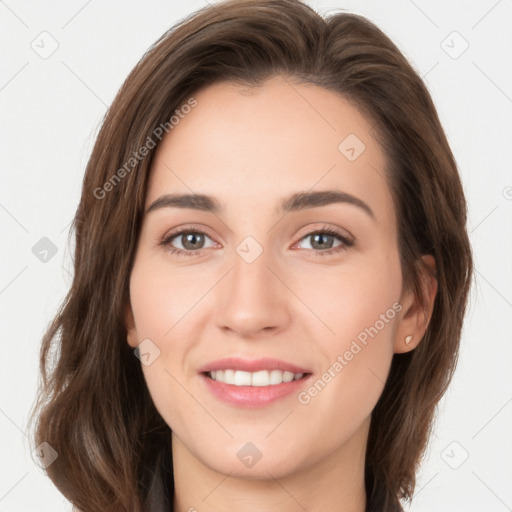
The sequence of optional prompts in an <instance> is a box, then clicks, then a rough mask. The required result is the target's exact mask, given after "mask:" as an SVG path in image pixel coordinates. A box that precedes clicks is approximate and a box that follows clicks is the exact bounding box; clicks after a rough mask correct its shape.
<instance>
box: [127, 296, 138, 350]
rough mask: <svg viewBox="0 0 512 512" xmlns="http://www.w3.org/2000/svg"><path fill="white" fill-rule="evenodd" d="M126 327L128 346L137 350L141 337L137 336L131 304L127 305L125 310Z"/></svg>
mask: <svg viewBox="0 0 512 512" xmlns="http://www.w3.org/2000/svg"><path fill="white" fill-rule="evenodd" d="M124 325H125V327H126V340H127V341H128V345H130V347H132V348H137V346H138V345H139V336H138V334H137V328H136V327H135V318H134V317H133V311H132V306H131V304H130V303H129V302H127V303H126V305H125V309H124Z"/></svg>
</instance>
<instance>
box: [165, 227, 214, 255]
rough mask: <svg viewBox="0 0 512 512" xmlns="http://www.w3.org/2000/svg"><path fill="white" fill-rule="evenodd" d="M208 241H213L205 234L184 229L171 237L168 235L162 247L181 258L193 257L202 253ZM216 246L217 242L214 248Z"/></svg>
mask: <svg viewBox="0 0 512 512" xmlns="http://www.w3.org/2000/svg"><path fill="white" fill-rule="evenodd" d="M206 240H210V241H212V242H213V240H212V239H211V238H210V237H209V236H208V235H207V234H206V233H204V232H202V231H198V230H192V229H182V230H180V231H176V232H174V233H171V234H169V235H166V236H165V237H164V238H163V239H162V240H161V242H160V245H161V246H163V247H165V248H166V249H168V250H169V251H170V253H171V254H177V255H179V256H192V255H193V253H194V254H199V253H202V251H203V249H205V248H207V247H208V246H205V242H206ZM214 245H215V242H214V243H213V245H212V246H214Z"/></svg>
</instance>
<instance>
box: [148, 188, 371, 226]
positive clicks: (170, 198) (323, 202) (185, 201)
mask: <svg viewBox="0 0 512 512" xmlns="http://www.w3.org/2000/svg"><path fill="white" fill-rule="evenodd" d="M335 203H346V204H351V205H353V206H357V207H358V208H360V209H362V210H363V211H364V212H366V213H367V214H368V215H369V216H370V217H371V218H372V219H373V220H375V214H374V213H373V211H372V209H371V208H370V207H369V206H368V205H367V204H366V203H365V202H364V201H363V200H361V199H359V198H358V197H355V196H353V195H351V194H348V193H346V192H342V191H341V190H322V191H316V192H297V193H295V194H292V195H290V196H288V197H287V198H285V200H284V201H283V202H282V203H281V207H280V209H278V212H294V211H299V210H305V209H307V208H318V207H320V206H327V205H329V204H335ZM159 208H192V209H194V210H201V211H206V212H212V213H220V212H222V210H223V207H222V205H221V203H219V201H218V200H217V199H216V198H215V197H212V196H208V195H205V194H165V195H163V196H160V197H159V198H158V199H156V200H155V201H154V202H153V203H151V205H150V206H149V208H148V209H147V210H146V213H145V214H148V213H149V212H152V211H154V210H158V209H159Z"/></svg>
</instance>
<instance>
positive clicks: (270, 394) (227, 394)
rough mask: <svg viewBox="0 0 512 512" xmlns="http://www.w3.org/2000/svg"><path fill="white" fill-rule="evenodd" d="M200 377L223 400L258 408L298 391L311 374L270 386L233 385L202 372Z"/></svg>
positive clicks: (213, 393) (236, 404)
mask: <svg viewBox="0 0 512 512" xmlns="http://www.w3.org/2000/svg"><path fill="white" fill-rule="evenodd" d="M201 377H202V378H203V380H204V382H205V384H206V387H207V388H208V390H209V391H210V393H211V394H212V395H214V396H215V397H217V398H218V399H220V400H222V401H223V402H226V403H228V404H230V405H235V406H237V407H247V408H258V407H264V406H265V405H268V404H271V403H273V402H276V401H277V400H279V399H281V398H285V397H287V396H289V395H291V394H292V393H294V392H295V393H298V392H299V391H300V389H301V388H303V387H304V383H305V381H306V380H308V379H309V378H310V377H311V375H308V376H306V377H303V378H302V379H299V380H292V381H291V382H283V383H281V384H273V385H271V386H235V385H234V384H225V383H224V382H219V381H216V380H213V379H211V378H210V377H207V376H206V375H204V374H201Z"/></svg>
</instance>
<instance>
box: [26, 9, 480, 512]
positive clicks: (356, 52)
mask: <svg viewBox="0 0 512 512" xmlns="http://www.w3.org/2000/svg"><path fill="white" fill-rule="evenodd" d="M278 74H279V75H282V76H285V77H288V78H289V79H290V80H295V81H296V82H302V83H310V84H316V85H319V86H322V87H324V88H326V89H329V90H331V91H335V92H337V93H339V94H341V95H342V96H343V97H345V98H346V99H348V100H349V101H351V102H353V104H354V105H356V106H357V107H358V108H359V109H360V110H361V112H363V113H364V114H365V115H366V116H367V117H368V119H370V120H371V121H372V123H373V125H374V133H375V136H376V137H377V138H378V140H379V141H380V142H381V144H382V146H383V147H384V148H385V153H386V155H387V158H388V168H387V169H386V173H387V176H388V182H389V186H390V189H391V191H392V195H393V201H394V206H395V209H396V212H397V218H398V229H399V249H400V257H401V265H402V272H403V276H404V285H405V286H406V287H410V288H411V289H413V290H414V292H415V294H416V296H417V297H418V299H419V300H420V301H422V300H423V299H422V297H423V295H422V293H423V292H422V286H421V281H420V276H421V273H422V271H423V270H424V269H423V268H422V266H421V259H420V256H421V255H423V254H432V255H433V256H434V258H435V261H436V277H437V281H438V293H437V297H436V299H435V303H434V309H433V313H432V316H431V319H430V323H429V327H428V329H427V332H426V334H425V336H424V338H423V341H422V342H421V343H420V344H419V346H418V347H417V348H416V349H415V350H413V351H412V352H409V353H407V354H402V355H395V356H394V358H393V361H392V366H391V371H390V374H389V377H388V380H387V382H386V385H385V388H384V391H383V394H382V396H381V398H380V400H379V402H378V403H377V405H376V407H375V409H374V411H373V413H372V420H371V427H370V434H369V439H368V446H367V453H366V474H365V478H366V491H367V503H368V505H367V511H370V510H372V511H377V510H378V511H379V512H383V511H388V510H400V499H401V498H407V499H410V498H411V497H412V494H413V490H414V484H415V471H416V469H417V466H418V463H419V460H420V457H421V455H422V453H423V452H424V449H425V446H426V443H427V441H428V437H429V432H430V429H431V427H432V421H433V417H434V412H435V407H436V404H437V403H438V401H439V399H440V398H441V396H442V395H443V393H444V392H445V389H446V387H447V385H448V383H449V381H450V379H451V376H452V373H453V370H454V368H455V363H456V359H457V354H458V347H459V340H460V335H461V329H462V323H463V317H464V314H465V310H466V301H467V297H468V292H469V287H470V282H471V279H472V272H473V264H472V256H471V248H470V244H469V239H468V235H467V231H466V202H465V198H464V193H463V188H462V185H461V181H460V177H459V174H458V171H457V165H456V162H455V160H454V157H453V154H452V152H451V150H450V147H449V144H448V142H447V139H446V136H445V134H444V132H443V129H442V126H441V124H440V121H439V118H438V115H437V112H436V109H435V107H434V104H433V102H432V99H431V97H430V95H429V93H428V91H427V89H426V87H425V85H424V84H423V82H422V80H421V78H420V77H419V76H418V74H417V73H416V72H415V70H414V69H413V68H412V67H411V65H410V64H409V63H408V62H407V60H406V59H405V58H404V56H403V55H402V54H401V53H400V51H399V50H398V48H397V47H396V46H395V45H394V44H393V42H392V41H391V40H390V39H389V38H388V37H387V36H386V35H385V34H384V33H383V32H382V31H381V30H379V29H378V28H377V27H376V26H375V25H374V24H372V23H371V22H370V21H368V20H367V19H365V18H364V17H362V16H358V15H354V14H349V13H336V14H333V15H330V16H329V17H327V18H323V17H321V16H320V15H319V14H317V13H316V12H315V11H314V10H313V9H311V8H310V7H308V6H306V5H305V4H303V3H301V2H300V1H297V0H231V1H225V2H221V3H217V4H215V5H213V6H209V7H206V8H204V9H202V10H200V11H198V12H197V13H194V14H193V15H191V16H189V17H188V18H186V19H184V20H182V21H181V22H180V23H178V24H177V25H175V26H174V27H172V28H171V29H170V30H169V31H168V32H166V33H165V34H164V35H163V36H162V37H161V38H160V39H159V40H158V41H157V42H156V43H155V44H154V45H153V46H152V47H151V48H150V49H149V50H148V52H147V53H146V54H145V55H144V56H143V57H142V59H141V60H140V61H139V63H138V64H137V65H136V66H135V68H134V69H133V71H132V72H131V73H130V75H129V76H128V78H127V79H126V81H125V83H124V84H123V86H122V87H121V89H120V91H119V92H118V94H117V96H116V98H115V100H114V102H113V104H112V106H111V107H110V109H109V110H108V112H107V114H106V116H105V118H104V120H103V123H102V126H101V130H100V132H99V134H98V137H97V140H96V143H95V146H94V149H93V151H92V154H91V157H90V160H89V162H88V165H87V168H86V172H85V177H84V181H83V189H82V196H81V200H80V204H79V206H78V209H77V212H76V216H75V219H74V222H73V225H72V229H73V231H74V232H75V255H74V277H73V283H72V286H71V289H70V290H69V293H68V294H67V296H66V298H65V300H64V301H63V303H62V305H61V307H60V309H59V311H58V313H57V315H56V317H55V319H54V320H53V322H52V323H51V324H50V326H49V328H48V330H47V332H46V334H45V335H44V338H43V341H42V347H41V354H40V366H41V375H42V378H41V382H40V390H39V394H38V397H37V401H36V403H35V405H34V410H33V417H32V418H31V422H30V423H31V424H32V422H34V421H35V423H36V425H35V430H34V434H33V442H34V446H36V445H39V444H40V443H43V442H47V443H49V445H50V446H51V447H52V448H53V449H54V450H55V451H56V452H57V453H58V457H57V459H56V460H55V461H54V462H53V463H52V464H51V465H50V466H49V467H48V468H47V469H46V471H47V474H48V476H49V477H50V478H51V480H52V481H53V482H54V483H55V485H56V486H57V487H58V489H59V490H60V491H61V492H62V493H63V494H64V496H65V497H66V498H67V499H68V500H69V501H71V502H72V503H73V504H74V505H75V506H76V507H77V508H78V509H80V510H82V511H84V512H89V511H101V512H109V511H116V512H119V511H133V512H140V511H142V510H145V509H147V507H148V506H150V505H149V503H150V501H149V500H150V499H151V490H150V487H151V486H154V485H155V479H157V478H163V479H168V480H169V482H168V485H169V489H170V490H168V493H171V494H172V453H171V446H170V437H171V436H170V429H169V427H168V426H167V424H166V423H165V422H164V421H163V419H162V418H161V416H160V415H159V413H158V412H157V411H156V409H155V407H154V405H153V403H152V400H151V397H150V394H149V391H148V389H147V387H146V384H145V381H144V377H143V374H142V371H141V366H140V361H139V360H138V359H137V358H136V357H134V354H133V351H132V350H131V349H130V347H129V345H128V343H127V341H126V329H125V325H124V308H125V305H126V304H127V303H129V302H128V301H129V290H128V283H129V276H130V271H131V266H132V263H133V259H134V251H135V248H136V245H137V241H138V235H139V230H140V226H141V218H142V213H143V208H144V201H145V196H146V188H147V183H148V175H149V171H150V167H151V162H152V158H153V155H154V152H155V149H156V148H155V147H152V146H155V144H153V145H151V147H150V144H149V142H148V137H149V138H151V139H152V140H155V136H154V134H155V129H156V128H157V127H159V126H164V127H166V131H170V129H171V126H170V123H169V119H170V118H171V116H172V115H173V114H175V112H176V110H177V109H179V108H180V106H182V105H184V104H185V103H186V102H189V101H190V98H193V95H194V93H197V91H198V90H199V89H200V88H203V87H205V86H208V85H210V84H213V83H215V82H219V81H230V82H233V83H239V84H243V85H246V86H255V87H256V86H258V85H260V84H261V83H263V81H264V80H265V79H267V78H270V77H272V76H275V75H278ZM166 123H167V124H166ZM157 142H158V141H157ZM142 147H146V151H145V155H144V156H143V157H142V156H141V154H140V149H141V148H142ZM127 162H130V163H129V165H127ZM123 168H124V172H122V171H121V169H123ZM114 175H115V176H116V178H114ZM107 183H109V184H110V185H107ZM156 475H158V476H156ZM153 488H154V487H153ZM166 498H167V499H169V494H167V495H166Z"/></svg>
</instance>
